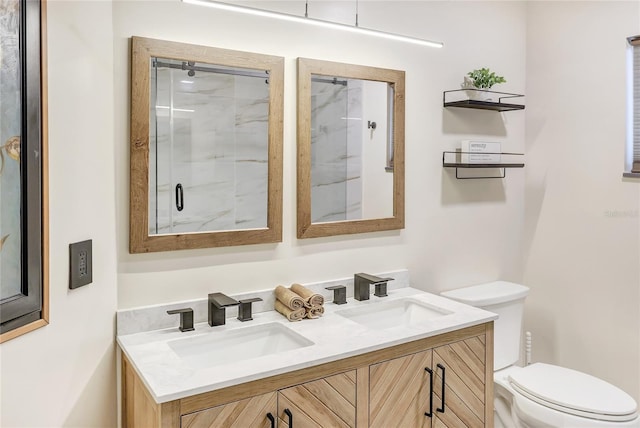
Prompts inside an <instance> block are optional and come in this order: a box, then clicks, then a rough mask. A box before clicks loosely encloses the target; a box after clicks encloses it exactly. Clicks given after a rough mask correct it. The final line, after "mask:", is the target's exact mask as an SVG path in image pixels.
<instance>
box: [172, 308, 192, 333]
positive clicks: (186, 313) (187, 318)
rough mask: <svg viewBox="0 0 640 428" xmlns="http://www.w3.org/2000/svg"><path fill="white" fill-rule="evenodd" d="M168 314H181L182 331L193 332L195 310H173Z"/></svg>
mask: <svg viewBox="0 0 640 428" xmlns="http://www.w3.org/2000/svg"><path fill="white" fill-rule="evenodd" d="M167 314H169V315H174V314H180V331H183V332H184V331H193V330H194V328H193V309H191V308H183V309H173V310H170V311H167Z"/></svg>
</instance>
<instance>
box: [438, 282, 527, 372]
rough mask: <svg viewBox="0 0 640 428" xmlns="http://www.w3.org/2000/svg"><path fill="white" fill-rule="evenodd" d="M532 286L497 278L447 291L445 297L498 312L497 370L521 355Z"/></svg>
mask: <svg viewBox="0 0 640 428" xmlns="http://www.w3.org/2000/svg"><path fill="white" fill-rule="evenodd" d="M528 294H529V288H528V287H525V286H524V285H520V284H515V283H513V282H507V281H494V282H488V283H486V284H479V285H474V286H471V287H465V288H458V289H456V290H451V291H445V292H443V293H441V295H442V296H444V297H447V298H449V299H452V300H456V301H458V302H461V303H466V304H467V305H471V306H475V307H477V308H482V309H485V310H487V311H489V312H493V313H495V314H498V315H499V318H498V319H497V320H496V321H495V322H494V328H493V337H494V339H493V341H494V358H493V365H494V368H493V369H494V370H500V369H502V368H505V367H507V366H510V365H512V364H515V363H516V362H517V361H518V359H519V358H520V339H521V335H522V317H523V314H524V300H525V298H526V297H527V295H528Z"/></svg>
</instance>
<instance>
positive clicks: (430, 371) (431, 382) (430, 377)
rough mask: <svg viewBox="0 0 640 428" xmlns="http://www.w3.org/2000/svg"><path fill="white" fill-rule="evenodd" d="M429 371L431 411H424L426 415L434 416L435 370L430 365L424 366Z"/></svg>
mask: <svg viewBox="0 0 640 428" xmlns="http://www.w3.org/2000/svg"><path fill="white" fill-rule="evenodd" d="M424 369H425V370H426V371H427V373H429V411H428V412H424V415H425V416H428V417H432V416H433V370H431V369H430V368H429V367H425V368H424Z"/></svg>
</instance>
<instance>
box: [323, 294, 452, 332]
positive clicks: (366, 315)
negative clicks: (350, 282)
mask: <svg viewBox="0 0 640 428" xmlns="http://www.w3.org/2000/svg"><path fill="white" fill-rule="evenodd" d="M452 313H453V312H451V311H449V310H447V309H443V308H438V307H436V306H432V305H429V304H427V303H424V302H420V301H418V300H415V299H399V300H393V301H390V302H380V303H370V304H368V305H365V306H360V307H358V308H353V309H343V310H340V311H336V314H338V315H340V316H343V317H345V318H348V319H350V320H351V321H354V322H357V323H358V324H362V325H364V326H366V327H369V328H371V329H388V328H395V327H411V326H415V325H419V324H423V323H425V322H427V321H430V320H433V319H435V318H439V317H443V316H445V315H449V314H452Z"/></svg>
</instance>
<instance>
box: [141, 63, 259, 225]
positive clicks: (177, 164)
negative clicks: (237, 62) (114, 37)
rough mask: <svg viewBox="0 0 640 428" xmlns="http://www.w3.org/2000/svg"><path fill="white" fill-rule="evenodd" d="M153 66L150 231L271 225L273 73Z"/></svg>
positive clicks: (185, 65) (204, 66)
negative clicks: (269, 196) (269, 181)
mask: <svg viewBox="0 0 640 428" xmlns="http://www.w3.org/2000/svg"><path fill="white" fill-rule="evenodd" d="M150 67H151V69H150V79H151V82H150V87H151V92H150V121H151V123H150V127H149V143H150V144H149V181H150V183H149V187H150V192H149V234H150V235H155V234H165V233H169V234H174V233H189V232H201V231H215V230H236V229H252V228H265V227H267V176H268V170H267V161H268V121H269V74H268V73H267V72H266V71H260V70H251V69H243V68H238V67H224V66H220V65H215V66H213V65H209V64H203V63H196V62H191V61H189V62H187V61H180V60H175V59H168V58H153V59H152V61H151V64H150Z"/></svg>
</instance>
